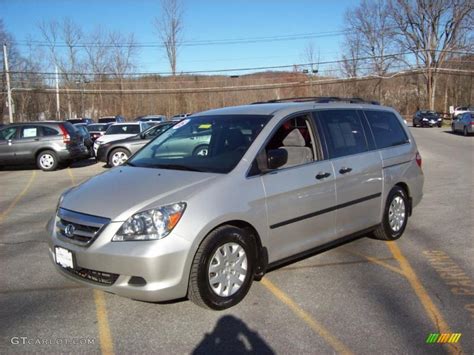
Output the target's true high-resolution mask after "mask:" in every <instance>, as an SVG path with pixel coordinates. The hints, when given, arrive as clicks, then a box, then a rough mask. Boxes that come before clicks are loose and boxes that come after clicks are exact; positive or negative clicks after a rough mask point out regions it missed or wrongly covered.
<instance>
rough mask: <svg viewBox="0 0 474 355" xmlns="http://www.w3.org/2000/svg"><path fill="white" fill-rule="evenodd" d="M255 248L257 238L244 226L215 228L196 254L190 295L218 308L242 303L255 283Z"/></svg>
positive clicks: (204, 304)
mask: <svg viewBox="0 0 474 355" xmlns="http://www.w3.org/2000/svg"><path fill="white" fill-rule="evenodd" d="M255 250H256V248H255V243H254V241H253V239H252V238H251V237H249V236H248V235H247V233H246V232H245V231H243V230H242V229H240V228H237V227H234V226H229V225H227V226H222V227H219V228H217V229H215V230H214V231H212V232H211V233H210V234H209V235H208V236H207V237H206V238H205V239H204V241H203V242H202V243H201V245H200V246H199V248H198V251H197V252H196V255H195V257H194V261H193V264H192V267H191V274H190V278H189V289H188V297H189V299H190V300H191V301H193V302H194V303H196V304H197V305H199V306H201V307H204V308H211V309H215V310H222V309H226V308H229V307H232V306H234V305H236V304H237V303H239V302H240V301H241V300H242V299H243V298H244V297H245V295H246V294H247V292H248V291H249V289H250V286H251V284H252V280H253V277H254V261H255Z"/></svg>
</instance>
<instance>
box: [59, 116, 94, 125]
mask: <svg viewBox="0 0 474 355" xmlns="http://www.w3.org/2000/svg"><path fill="white" fill-rule="evenodd" d="M66 121H67V122H69V123H72V124H77V123H84V124H86V125H89V124H93V123H94V121H93V120H92V118H70V119H68V120H66Z"/></svg>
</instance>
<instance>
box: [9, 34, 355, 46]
mask: <svg viewBox="0 0 474 355" xmlns="http://www.w3.org/2000/svg"><path fill="white" fill-rule="evenodd" d="M348 32H349V31H348V30H335V31H326V32H309V33H298V34H292V35H276V36H267V37H246V38H227V39H218V40H211V39H205V40H193V41H181V42H178V43H177V45H178V46H183V47H193V46H211V45H231V44H250V43H262V42H280V41H295V40H303V39H313V38H323V37H334V36H341V35H344V34H346V33H348ZM15 43H16V44H18V45H19V46H31V45H33V46H38V47H57V48H70V47H74V48H90V47H92V48H93V47H100V48H120V47H133V48H164V47H165V45H164V44H163V43H162V42H142V43H139V42H128V43H126V42H124V43H113V42H102V43H97V42H78V43H72V44H68V43H66V42H48V41H39V40H22V41H17V42H15Z"/></svg>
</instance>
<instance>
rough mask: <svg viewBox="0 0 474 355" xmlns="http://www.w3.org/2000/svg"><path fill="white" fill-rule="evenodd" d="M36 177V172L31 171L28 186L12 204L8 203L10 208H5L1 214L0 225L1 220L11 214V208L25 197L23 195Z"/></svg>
mask: <svg viewBox="0 0 474 355" xmlns="http://www.w3.org/2000/svg"><path fill="white" fill-rule="evenodd" d="M35 177H36V170H33V174H31V177H30V180H29V181H28V184H26V186H25V188H24V189H23V191H22V192H20V194H19V195H18V196H17V197H15V199H14V200H13V201H12V203H10V206H8V207H7V209H6V210H5V211H4V212H2V214H0V224H1V223H2V222H3V220H4V219H5V218H6V217H7V216H8V214H9V213H10V212H11V210H12V209H13V208H15V206H16V205H17V203H18V202H19V201H20V200H21V198H22V197H23V196H25V194H26V193H27V192H28V190H29V188H30V186H31V184H32V183H33V180H34V179H35Z"/></svg>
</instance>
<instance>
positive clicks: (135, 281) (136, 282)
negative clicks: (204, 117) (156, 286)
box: [128, 276, 146, 286]
mask: <svg viewBox="0 0 474 355" xmlns="http://www.w3.org/2000/svg"><path fill="white" fill-rule="evenodd" d="M128 284H129V285H131V286H145V285H146V281H145V279H144V278H143V277H140V276H132V277H131V278H130V280H129V281H128Z"/></svg>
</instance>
